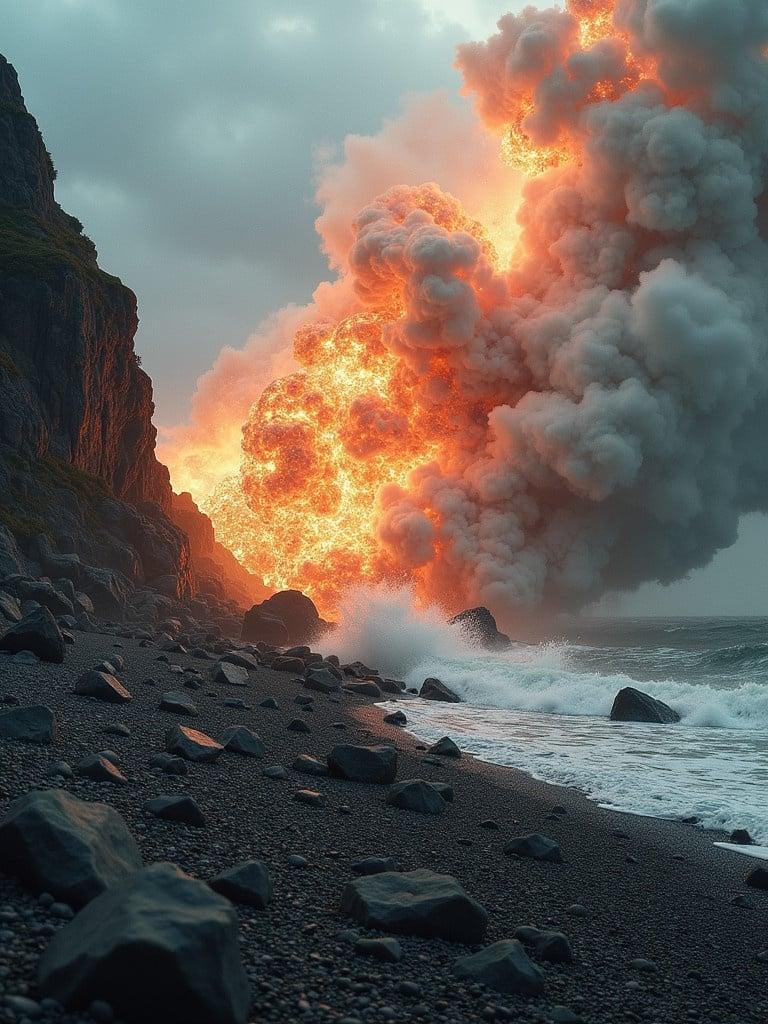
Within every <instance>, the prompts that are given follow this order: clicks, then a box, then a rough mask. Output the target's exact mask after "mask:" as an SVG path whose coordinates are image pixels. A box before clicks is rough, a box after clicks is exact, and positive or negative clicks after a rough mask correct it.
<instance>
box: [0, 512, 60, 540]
mask: <svg viewBox="0 0 768 1024" xmlns="http://www.w3.org/2000/svg"><path fill="white" fill-rule="evenodd" d="M0 523H2V524H3V526H5V527H7V528H8V529H9V530H10V531H11V533H12V534H13V535H14V537H20V538H21V539H23V540H31V539H32V538H33V537H37V536H38V535H39V534H41V533H44V534H45V535H46V536H47V537H48V539H49V540H52V539H53V537H52V534H51V531H50V530H49V529H48V527H47V525H46V524H45V522H44V521H43V520H42V519H38V517H37V516H27V515H21V514H20V513H19V512H18V511H17V510H12V509H11V508H10V507H9V506H7V505H5V504H0Z"/></svg>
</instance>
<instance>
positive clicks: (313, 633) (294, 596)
mask: <svg viewBox="0 0 768 1024" xmlns="http://www.w3.org/2000/svg"><path fill="white" fill-rule="evenodd" d="M265 615H266V616H270V617H273V618H275V619H277V620H278V621H279V622H282V623H283V625H284V626H285V629H286V630H287V632H288V643H291V644H307V643H310V642H311V641H312V640H314V639H315V637H317V636H318V635H319V634H320V633H322V632H323V630H324V628H325V627H326V625H327V624H326V623H324V622H323V621H322V619H321V618H320V616H319V615H318V612H317V608H316V607H315V605H314V603H313V602H312V601H311V600H310V599H309V598H308V597H307V596H306V595H304V594H302V593H301V592H300V591H298V590H281V591H279V593H277V594H273V595H272V597H268V598H267V600H266V601H262V602H261V604H256V605H254V606H253V607H252V608H251V610H250V611H248V612H246V614H245V619H244V621H243V634H242V636H243V640H250V641H252V642H255V641H258V640H263V641H265V642H266V643H272V644H273V646H275V647H284V646H286V644H285V643H283V642H278V643H275V642H274V641H272V640H266V638H265V637H264V636H254V635H253V634H254V633H255V632H256V631H257V629H258V624H259V623H258V619H259V617H260V616H265Z"/></svg>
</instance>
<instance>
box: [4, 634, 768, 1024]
mask: <svg viewBox="0 0 768 1024" xmlns="http://www.w3.org/2000/svg"><path fill="white" fill-rule="evenodd" d="M75 641H76V642H75V644H74V645H73V646H70V647H68V649H67V654H66V661H65V664H64V665H63V666H57V665H48V664H43V663H34V664H20V663H19V661H18V660H17V659H16V658H13V657H10V656H2V657H0V698H1V699H3V700H4V702H5V703H6V704H8V703H9V702H10V701H12V700H13V699H15V700H16V701H18V703H20V704H22V705H24V704H37V703H43V704H46V705H48V706H49V707H50V708H51V709H52V710H53V711H54V712H55V714H56V717H57V719H58V721H59V724H60V733H61V735H60V739H59V740H58V742H57V743H55V744H54V745H53V746H50V747H43V746H32V745H28V744H25V743H19V742H13V741H8V740H2V741H0V801H1V802H0V810H2V808H4V807H5V806H6V805H7V803H8V802H9V801H10V800H12V799H14V798H15V797H17V796H20V795H21V794H24V793H26V792H28V791H29V790H30V789H32V788H35V787H38V788H54V787H57V786H61V787H62V788H64V789H66V790H67V791H68V792H70V793H72V794H73V795H76V796H77V797H79V798H81V799H84V800H91V801H104V802H107V803H109V804H111V805H112V806H113V807H115V808H116V809H117V810H118V811H119V812H120V813H121V814H122V815H123V817H124V818H125V820H126V821H127V823H128V825H129V827H130V829H131V831H132V832H133V834H134V836H135V837H136V839H137V841H138V843H139V846H140V848H141V852H142V853H143V855H144V858H145V861H146V862H147V863H149V862H152V861H173V862H175V863H177V864H178V865H179V866H180V867H182V868H183V869H184V870H185V871H187V872H188V873H189V874H191V875H193V876H194V877H197V878H200V879H203V880H205V879H208V878H210V877H212V876H214V875H215V874H217V873H218V872H219V871H221V870H222V869H224V868H227V867H229V866H231V865H233V864H235V863H237V862H239V861H242V860H245V859H248V858H261V859H263V860H264V861H265V862H266V864H267V865H268V867H269V872H270V875H271V878H272V883H273V887H274V895H273V898H272V901H271V903H270V905H269V907H268V908H267V909H266V910H265V911H257V910H251V909H248V908H243V907H238V916H239V919H240V937H241V948H242V957H243V963H244V965H245V969H246V972H247V974H248V976H249V979H250V981H251V986H252V994H253V1005H252V1009H251V1016H250V1019H251V1020H253V1021H257V1020H269V1021H305V1022H314V1021H318V1022H325V1021H339V1022H345V1024H353V1022H362V1024H366V1022H371V1024H378V1022H380V1021H382V1022H383V1021H429V1022H462V1021H469V1020H475V1019H482V1020H486V1021H493V1020H515V1021H521V1022H534V1021H541V1022H543V1021H550V1020H554V1021H560V1022H565V1021H569V1020H570V1021H575V1020H576V1019H580V1020H583V1021H584V1022H593V1024H611V1022H620V1021H643V1022H649V1024H667V1022H683V1021H688V1022H693V1021H702V1022H712V1024H715V1022H717V1024H722V1022H733V1024H751V1022H754V1024H758V1022H763V1021H765V1020H766V1019H768V986H767V984H766V981H767V980H768V963H766V962H765V958H763V959H762V960H761V959H758V958H757V954H759V953H760V952H761V951H762V950H765V949H766V947H768V915H767V912H768V893H764V892H760V891H757V890H755V889H750V888H748V887H746V886H745V885H744V878H745V876H746V874H747V872H748V870H749V868H750V867H751V865H752V862H751V861H750V860H748V859H747V858H744V857H739V856H736V855H734V854H732V853H729V852H727V851H724V850H720V849H717V848H715V847H713V845H712V842H713V840H714V839H716V838H718V837H717V836H716V835H714V834H713V833H705V832H702V831H700V830H697V829H696V828H695V827H692V826H690V825H685V824H682V823H678V822H666V821H657V820H652V819H647V818H637V817H632V816H629V815H620V814H616V813H611V812H608V811H605V810H602V809H600V808H599V807H597V806H596V805H594V804H592V803H590V802H588V801H587V800H586V799H585V798H584V797H583V796H581V795H580V794H578V793H576V792H573V791H570V790H565V789H559V788H555V787H550V786H547V785H544V784H541V783H538V782H536V781H534V780H532V779H530V778H528V777H526V776H524V775H522V774H520V773H517V772H515V771H512V770H507V769H497V768H494V767H492V766H488V765H484V764H481V763H479V762H476V761H473V760H472V759H471V758H468V757H463V758H462V759H461V760H451V759H448V758H445V759H442V761H441V763H439V764H435V763H433V761H434V759H433V758H431V756H428V757H425V751H424V750H422V749H419V745H418V744H417V743H416V742H415V741H414V740H413V739H412V738H411V737H410V736H409V735H408V734H407V733H405V732H404V731H403V730H402V729H399V728H396V727H392V726H387V725H385V724H384V723H383V722H382V717H383V716H382V711H381V710H380V709H379V708H378V707H376V706H373V702H372V701H371V700H369V699H365V698H361V697H360V696H357V695H352V694H349V693H347V692H344V691H342V692H341V693H340V694H334V695H324V694H321V693H314V694H311V696H312V697H313V698H314V700H313V704H312V707H311V710H310V709H308V708H306V707H300V706H299V705H297V704H296V703H295V698H296V697H302V698H305V697H307V696H308V695H310V694H309V691H308V690H307V689H306V688H305V687H304V686H303V685H302V683H301V682H300V681H299V680H298V679H296V677H295V676H293V675H292V674H290V673H279V672H274V671H271V670H268V669H265V668H260V669H259V670H257V671H254V672H252V673H251V674H250V681H249V685H248V687H247V688H244V687H234V686H221V685H212V684H211V681H210V679H209V678H208V675H209V672H210V669H211V667H212V665H213V664H214V661H213V660H210V661H208V660H203V659H202V658H195V657H192V656H191V655H188V654H173V653H171V654H169V655H167V657H168V658H169V659H170V664H169V663H166V662H164V661H158V660H157V659H158V655H159V654H160V648H159V646H158V645H157V644H155V643H153V644H150V645H148V646H144V647H142V646H140V645H139V642H138V641H137V640H135V639H131V638H128V637H117V636H114V635H111V634H108V633H102V634H93V633H91V634H85V633H76V634H75ZM115 653H119V654H120V655H121V656H122V657H123V658H124V660H125V671H124V672H122V673H121V679H122V680H123V681H124V683H125V685H126V686H127V688H128V689H129V690H130V692H131V693H132V695H133V700H132V702H131V703H128V704H125V705H120V706H116V705H110V704H105V703H100V702H97V701H94V700H91V699H89V698H84V697H79V696H75V695H74V694H72V693H71V687H72V685H73V684H74V682H75V680H76V679H77V677H78V676H79V675H80V673H81V672H82V671H84V670H85V669H88V668H90V667H92V666H93V665H94V664H96V663H97V662H99V661H101V660H102V659H104V658H106V659H108V658H109V656H110V655H111V654H115ZM171 664H175V665H181V666H183V667H185V668H186V667H192V668H196V669H198V670H199V671H200V672H201V673H202V675H203V679H202V680H201V682H202V686H201V687H200V688H199V689H197V690H193V689H189V690H186V691H184V692H186V693H187V694H188V696H189V698H190V699H191V700H192V701H193V702H194V703H195V704H196V705H197V708H198V709H199V714H198V715H197V716H196V717H194V718H184V717H180V716H178V715H175V714H169V713H166V712H163V711H160V710H158V704H159V701H160V697H161V695H162V693H163V692H165V691H168V690H184V687H183V682H184V678H185V677H184V676H182V675H180V674H174V673H173V672H172V671H171ZM149 679H154V684H149V683H148V682H147V680H149ZM268 697H273V698H274V699H275V701H276V702H277V704H278V708H277V709H271V708H264V707H261V706H259V705H260V702H261V701H262V700H264V699H265V698H268ZM227 699H234V700H239V699H242V700H243V701H244V703H245V704H246V705H247V707H246V708H234V707H227V706H224V704H223V701H224V700H227ZM401 707H402V708H403V710H404V712H405V713H406V715H407V713H408V702H407V701H406V700H404V701H402V703H401ZM297 717H299V718H303V719H305V720H306V721H307V723H308V725H309V728H310V731H309V732H308V733H297V732H292V731H288V730H287V728H286V727H287V725H288V723H289V721H290V720H291V719H294V718H297ZM115 722H121V723H124V724H125V725H126V726H127V727H128V728H129V729H130V736H118V735H108V734H105V733H104V731H103V729H104V727H105V726H106V725H108V724H110V723H115ZM176 722H180V723H181V724H186V725H190V726H192V727H193V728H196V729H200V730H202V731H204V732H206V733H208V734H210V735H211V736H213V737H215V738H216V737H219V736H221V735H222V734H223V732H224V731H225V730H226V729H227V728H228V727H230V726H232V725H239V724H243V725H247V726H248V727H250V728H251V729H253V730H254V731H255V732H256V733H258V734H259V736H260V737H261V738H262V740H263V741H264V744H265V746H266V755H265V757H264V758H262V759H259V760H257V759H252V758H245V757H241V756H238V755H237V754H234V753H226V754H225V755H224V756H222V757H221V758H220V759H219V761H218V762H216V763H214V764H200V765H194V764H191V765H189V772H188V774H187V775H185V776H173V775H164V774H162V773H161V772H160V771H159V770H157V769H152V768H150V767H149V759H150V756H151V755H152V754H153V753H155V752H157V751H161V750H163V749H164V735H165V731H166V730H167V729H168V728H169V727H170V726H172V725H173V724H174V723H176ZM345 741H346V742H354V743H363V744H367V743H374V742H377V741H386V742H390V743H394V744H396V745H397V747H398V750H399V765H398V771H397V778H398V780H403V779H409V778H424V779H426V780H429V781H440V782H447V783H449V784H450V785H451V786H452V787H453V789H454V792H455V799H454V802H453V803H451V804H449V805H448V806H447V808H446V810H445V813H443V814H442V815H440V816H438V817H430V816H424V815H419V814H414V813H411V812H408V811H404V810H398V809H396V808H394V807H390V806H388V805H386V804H385V795H386V793H387V789H388V787H387V786H385V785H362V784H358V783H354V782H347V781H343V780H340V779H335V778H329V777H320V778H315V777H311V776H307V775H303V774H299V773H298V772H296V771H294V770H293V769H291V765H292V763H293V761H294V759H295V758H296V757H297V755H299V754H310V755H313V756H315V757H317V758H319V759H320V760H323V761H324V760H325V757H326V755H327V753H328V751H329V750H330V748H331V747H332V746H333V745H334V744H336V743H339V742H345ZM670 742H674V738H673V736H672V734H670ZM104 749H110V750H113V751H115V752H116V754H117V755H118V756H119V761H120V766H121V770H122V771H123V772H124V774H125V775H126V776H127V779H128V782H127V784H125V785H113V784H110V783H98V782H93V781H90V780H88V779H83V778H80V777H78V776H74V777H73V778H70V779H66V780H63V781H62V780H61V779H59V780H57V781H52V780H51V779H50V778H48V777H46V770H47V769H48V767H49V766H50V764H51V763H52V762H53V761H59V760H64V761H67V762H69V764H71V765H75V764H76V763H77V762H78V761H79V760H80V759H81V758H82V757H84V756H85V755H86V754H88V753H91V752H97V751H100V750H104ZM270 765H283V766H285V767H286V768H287V769H288V774H287V778H285V779H283V780H273V779H270V778H268V777H266V776H264V775H263V774H262V771H263V769H264V768H265V767H268V766H270ZM673 784H674V780H673V779H671V780H670V785H673ZM301 788H309V789H312V790H316V791H318V792H320V793H321V794H322V795H323V797H324V803H323V805H322V806H320V807H314V806H309V805H305V804H301V803H297V802H296V801H295V800H294V799H293V794H294V792H295V791H296V790H298V789H301ZM180 792H185V793H190V794H191V795H192V796H194V798H195V800H196V801H197V802H198V804H199V806H200V808H201V809H202V811H203V813H204V815H205V818H206V826H205V827H202V828H195V827H191V826H187V825H183V824H177V823H174V822H170V821H163V820H159V819H157V818H154V817H151V816H150V815H149V814H148V813H147V812H146V811H145V810H144V809H143V805H144V802H145V801H146V800H147V799H149V798H152V797H156V796H159V795H161V794H171V793H180ZM556 806H559V807H560V808H562V809H563V810H564V813H563V810H561V811H559V812H558V813H554V814H553V813H552V811H553V808H554V807H556ZM489 819H490V820H492V821H494V822H496V823H497V824H498V826H499V827H498V829H492V828H488V827H485V826H483V825H482V824H481V823H483V822H487V820H489ZM529 832H542V833H544V834H546V835H548V836H550V837H551V838H553V839H554V840H556V841H557V842H558V843H559V844H560V846H561V848H562V851H563V857H564V863H562V864H557V863H543V862H538V861H534V860H528V859H518V858H515V857H509V856H506V855H504V853H503V846H504V843H505V842H506V841H507V840H509V839H510V838H512V837H513V836H515V835H520V834H523V833H529ZM294 855H297V856H298V857H301V858H304V859H305V860H306V865H305V866H298V867H297V866H293V865H292V864H291V863H290V862H289V858H290V857H291V856H294ZM376 855H381V856H387V857H392V858H394V860H395V861H396V863H397V866H398V868H400V869H402V870H413V869H415V868H420V867H421V868H429V869H431V870H433V871H437V872H441V873H447V874H450V875H453V876H455V877H456V878H457V879H458V880H459V882H461V884H462V885H463V886H464V888H465V889H466V891H467V892H468V893H469V894H470V895H471V896H472V897H474V898H475V899H476V900H478V901H479V902H480V903H481V904H482V905H483V906H484V907H485V909H486V910H487V911H488V914H489V926H488V931H487V934H486V937H485V944H487V943H490V942H494V941H496V940H498V939H504V938H511V937H513V935H514V932H515V929H517V928H518V927H519V926H521V925H533V926H536V927H540V928H551V929H555V930H558V931H562V932H564V933H565V934H566V935H567V936H568V938H569V940H570V942H571V944H572V947H573V950H574V953H575V958H576V960H575V963H574V964H565V965H557V964H551V963H544V964H542V965H541V966H542V968H543V970H544V973H545V977H546V981H545V991H544V994H543V996H539V997H535V998H526V997H522V996H513V995H501V994H500V993H498V992H494V991H491V990H489V989H485V988H483V987H481V986H477V985H473V984H471V983H467V982H464V981H462V980H460V979H459V978H457V977H455V976H454V975H453V973H452V965H453V963H454V960H455V959H456V957H457V956H460V955H463V954H466V953H467V952H469V951H470V950H469V949H468V948H466V947H462V946H458V945H455V944H452V943H448V942H445V941H441V940H428V939H421V938H412V937H408V936H401V937H399V940H400V943H401V946H402V949H403V957H402V959H401V960H400V961H399V962H396V963H384V962H380V961H378V960H375V959H371V958H368V957H363V956H359V955H357V954H356V953H355V951H354V948H353V943H352V941H351V940H353V936H351V935H349V934H345V932H348V931H349V929H350V928H353V927H354V924H353V923H352V922H350V921H348V920H346V919H344V918H342V917H341V916H340V915H339V904H340V897H341V893H342V890H343V888H344V886H345V884H346V883H347V882H348V881H349V880H350V879H351V878H352V877H353V876H352V872H351V869H350V864H351V862H352V861H355V860H357V859H360V858H363V857H368V856H376ZM737 895H741V896H742V897H746V901H747V902H748V904H749V906H738V905H734V904H733V903H732V900H733V898H734V897H735V896H737ZM65 923H66V922H65V920H63V919H62V918H61V917H56V916H52V914H51V912H50V910H49V908H47V907H45V906H43V905H42V904H41V903H40V902H39V901H38V899H37V897H36V896H35V895H34V894H31V893H29V892H27V891H25V890H24V889H23V888H22V887H21V886H20V885H19V884H18V883H17V881H16V880H15V879H13V878H10V877H7V876H5V875H2V876H0V1020H2V1019H4V1020H9V1021H25V1020H33V1019H34V1020H49V1019H50V1020H57V1021H62V1022H72V1021H75V1020H78V1021H79V1020H90V1019H92V1018H91V1017H90V1016H89V1015H88V1014H65V1013H63V1012H62V1011H61V1010H60V1009H57V1008H56V1007H54V1006H50V1005H49V1004H47V1003H43V1004H42V1005H41V1003H40V1002H39V996H38V993H37V990H36V981H35V978H36V968H37V962H38V958H39V955H40V953H41V952H42V951H43V949H44V948H45V947H46V945H47V943H48V941H49V937H50V935H51V934H52V933H53V932H54V930H56V929H58V928H59V927H61V926H62V925H64V924H65ZM358 931H360V930H359V929H358ZM361 934H363V935H365V934H367V933H365V932H364V931H362V932H361ZM99 1011H100V1014H101V1018H100V1019H102V1020H104V1019H109V1012H108V1007H107V1008H104V1007H100V1008H99ZM97 1016H98V1015H97ZM158 1019H161V1018H158Z"/></svg>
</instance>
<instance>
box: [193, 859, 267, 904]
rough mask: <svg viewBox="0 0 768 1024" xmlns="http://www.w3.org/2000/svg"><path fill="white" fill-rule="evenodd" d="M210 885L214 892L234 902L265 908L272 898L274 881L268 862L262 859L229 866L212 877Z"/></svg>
mask: <svg viewBox="0 0 768 1024" xmlns="http://www.w3.org/2000/svg"><path fill="white" fill-rule="evenodd" d="M208 885H210V887H211V888H212V889H213V890H214V892H218V893H220V894H221V895H222V896H226V898H227V899H228V900H230V901H231V902H232V903H241V904H243V905H245V906H247V907H257V908H258V909H259V910H265V909H266V907H267V904H268V903H269V901H270V900H271V899H272V882H271V881H270V878H269V871H268V870H267V866H266V864H264V862H263V861H260V860H246V861H243V862H242V863H241V864H235V866H234V867H231V868H227V870H226V871H222V872H221V873H220V874H218V875H216V877H215V878H212V879H211V880H210V881H209V882H208Z"/></svg>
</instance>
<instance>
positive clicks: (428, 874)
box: [341, 868, 488, 945]
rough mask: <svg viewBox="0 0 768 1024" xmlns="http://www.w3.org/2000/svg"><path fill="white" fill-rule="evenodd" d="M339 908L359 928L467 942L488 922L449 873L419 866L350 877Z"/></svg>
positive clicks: (471, 942) (476, 939)
mask: <svg viewBox="0 0 768 1024" xmlns="http://www.w3.org/2000/svg"><path fill="white" fill-rule="evenodd" d="M341 913H342V915H343V916H345V917H350V918H352V919H353V920H354V921H357V922H358V924H361V925H362V926H363V927H364V928H375V929H378V930H379V931H384V932H395V933H396V934H399V935H420V936H422V937H423V938H428V939H447V940H448V941H449V942H464V943H467V944H468V945H474V944H475V943H478V942H481V941H482V938H483V935H484V934H485V929H486V926H487V924H488V914H487V913H486V911H485V910H484V909H483V907H481V906H480V904H479V903H477V902H476V901H475V900H473V899H472V898H471V897H470V896H468V895H467V894H466V892H464V890H463V889H462V887H461V886H460V885H459V883H458V882H457V881H456V879H455V878H453V877H452V876H451V875H438V874H435V873H434V872H433V871H427V870H425V869H423V868H420V869H419V870H417V871H408V872H403V873H400V872H395V871H391V872H390V871H387V872H383V873H381V874H375V875H365V876H363V877H362V878H356V879H354V881H352V882H349V883H348V884H347V885H346V887H345V889H344V892H343V893H342V897H341Z"/></svg>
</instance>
